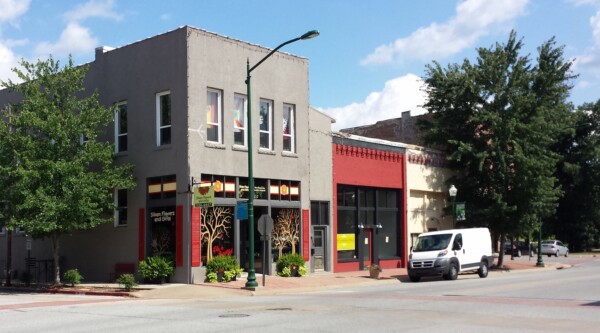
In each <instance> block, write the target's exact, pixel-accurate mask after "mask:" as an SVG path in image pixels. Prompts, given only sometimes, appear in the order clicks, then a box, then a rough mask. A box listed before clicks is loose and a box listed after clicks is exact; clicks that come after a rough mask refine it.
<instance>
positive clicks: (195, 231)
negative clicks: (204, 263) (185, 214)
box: [190, 207, 201, 267]
mask: <svg viewBox="0 0 600 333" xmlns="http://www.w3.org/2000/svg"><path fill="white" fill-rule="evenodd" d="M190 232H191V234H192V237H191V238H192V246H191V251H192V253H190V256H191V258H192V267H198V266H200V256H201V253H200V252H201V249H200V208H196V207H192V225H191V230H190Z"/></svg>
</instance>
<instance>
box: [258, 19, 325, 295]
mask: <svg viewBox="0 0 600 333" xmlns="http://www.w3.org/2000/svg"><path fill="white" fill-rule="evenodd" d="M317 36H319V32H318V31H317V30H311V31H309V32H307V33H305V34H304V35H302V36H300V37H297V38H294V39H290V40H288V41H287V42H285V43H282V44H281V45H279V46H277V47H276V48H274V49H273V50H272V51H271V52H269V54H267V55H266V56H265V57H264V58H262V59H261V60H260V61H259V62H258V63H256V65H254V66H252V67H250V58H248V59H247V61H246V90H247V94H248V116H247V118H248V130H247V131H248V228H249V230H248V238H249V249H248V256H249V257H250V258H249V259H250V265H249V268H248V281H246V288H255V287H257V286H258V283H257V282H256V272H255V271H254V176H253V173H252V102H251V101H252V99H251V95H250V73H251V72H252V71H253V70H254V69H255V68H256V67H258V66H259V65H260V64H262V63H263V62H264V61H265V60H267V58H269V57H270V56H272V55H273V54H274V53H275V52H277V50H279V49H280V48H282V47H284V46H285V45H288V44H291V43H293V42H297V41H299V40H304V39H311V38H314V37H317ZM264 269H265V268H264V267H263V274H264Z"/></svg>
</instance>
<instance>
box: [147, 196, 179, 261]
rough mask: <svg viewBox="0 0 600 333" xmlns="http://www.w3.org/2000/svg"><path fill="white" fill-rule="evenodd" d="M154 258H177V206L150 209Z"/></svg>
mask: <svg viewBox="0 0 600 333" xmlns="http://www.w3.org/2000/svg"><path fill="white" fill-rule="evenodd" d="M150 227H151V229H150V232H151V236H150V237H151V238H150V250H151V255H152V256H161V257H168V258H172V259H174V258H175V249H176V244H175V240H176V238H175V206H165V207H155V208H151V209H150Z"/></svg>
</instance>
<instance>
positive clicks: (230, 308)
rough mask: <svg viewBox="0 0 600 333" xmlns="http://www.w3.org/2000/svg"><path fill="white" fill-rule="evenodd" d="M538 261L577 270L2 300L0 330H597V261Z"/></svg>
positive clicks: (12, 296)
mask: <svg viewBox="0 0 600 333" xmlns="http://www.w3.org/2000/svg"><path fill="white" fill-rule="evenodd" d="M519 260H527V259H526V258H520V259H519ZM544 261H546V262H548V263H550V262H569V263H572V264H574V265H575V266H574V267H572V268H567V269H561V270H539V271H536V270H528V271H513V272H491V273H490V275H489V276H488V278H486V279H480V278H478V277H477V275H461V276H460V277H459V279H458V280H456V281H445V280H443V279H423V280H422V281H421V282H419V283H410V282H403V283H398V284H386V285H382V286H377V287H368V288H367V287H362V288H345V289H335V290H327V291H318V292H306V293H298V294H290V295H278V296H245V297H229V298H218V299H192V300H174V299H152V300H150V299H124V298H113V297H93V296H68V295H32V294H2V295H0V332H170V333H171V332H239V331H246V332H300V331H302V332H307V331H312V332H377V331H378V332H512V333H514V332H544V333H549V332H598V331H599V328H598V327H600V315H599V314H600V312H599V310H600V287H599V286H598V283H599V281H600V259H596V258H592V257H586V258H578V257H574V256H571V257H569V258H548V257H544Z"/></svg>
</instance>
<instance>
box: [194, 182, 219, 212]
mask: <svg viewBox="0 0 600 333" xmlns="http://www.w3.org/2000/svg"><path fill="white" fill-rule="evenodd" d="M193 200H194V207H212V206H214V205H215V188H214V186H200V187H196V188H194V199H193Z"/></svg>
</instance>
